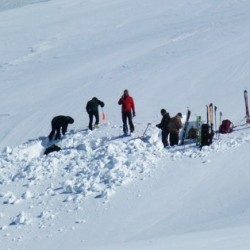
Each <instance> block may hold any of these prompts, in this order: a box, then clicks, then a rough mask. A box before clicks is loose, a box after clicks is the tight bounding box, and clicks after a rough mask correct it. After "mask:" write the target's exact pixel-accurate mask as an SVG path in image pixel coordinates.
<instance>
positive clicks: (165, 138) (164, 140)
mask: <svg viewBox="0 0 250 250" xmlns="http://www.w3.org/2000/svg"><path fill="white" fill-rule="evenodd" d="M168 134H169V132H168V131H162V132H161V141H162V143H163V146H164V147H166V146H168Z"/></svg>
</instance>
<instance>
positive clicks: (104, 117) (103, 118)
mask: <svg viewBox="0 0 250 250" xmlns="http://www.w3.org/2000/svg"><path fill="white" fill-rule="evenodd" d="M102 120H103V121H105V120H106V114H105V113H104V111H103V108H102Z"/></svg>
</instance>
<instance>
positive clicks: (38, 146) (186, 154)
mask: <svg viewBox="0 0 250 250" xmlns="http://www.w3.org/2000/svg"><path fill="white" fill-rule="evenodd" d="M247 128H249V126H248V125H246V127H243V128H241V130H238V131H235V132H234V133H232V134H227V135H217V136H216V138H215V139H214V142H213V144H212V145H211V146H210V147H203V148H202V150H200V149H199V148H197V146H196V145H195V143H194V142H187V143H186V145H184V146H176V147H172V148H171V147H169V148H168V149H163V148H162V144H161V140H160V136H159V130H158V129H157V128H155V127H153V126H151V127H150V128H149V129H148V132H147V134H148V135H150V136H146V137H145V139H144V140H141V139H140V138H139V137H138V136H136V135H135V136H133V137H122V136H120V135H113V134H112V133H111V132H107V131H112V129H113V130H114V131H116V132H119V130H115V129H117V127H116V126H114V125H112V124H111V123H106V124H102V126H101V127H100V128H99V129H98V130H96V131H92V132H90V131H88V130H86V129H85V130H77V131H76V130H72V131H70V132H69V133H67V134H66V136H64V138H63V139H62V140H61V141H59V142H58V143H57V144H58V145H59V146H60V147H61V148H62V150H61V151H59V152H55V153H51V154H49V155H47V156H45V155H43V152H44V150H45V146H46V145H49V144H48V142H47V138H45V137H44V138H39V139H35V140H30V141H28V142H26V143H24V144H22V145H20V146H18V147H15V148H10V147H6V148H5V150H4V152H3V153H2V155H1V156H0V169H1V172H0V185H1V186H2V187H3V188H2V190H5V191H4V192H0V202H1V203H2V206H3V207H4V208H5V209H4V210H3V211H2V212H1V213H0V218H1V224H0V233H1V231H2V232H6V231H7V230H8V228H10V227H11V229H12V228H13V226H16V227H17V228H20V226H23V225H30V224H34V225H37V226H38V227H39V228H46V227H48V226H49V225H51V221H53V220H54V219H55V218H56V217H57V216H58V214H60V213H61V212H62V211H63V210H66V211H68V212H69V213H70V212H72V210H71V209H70V207H72V206H73V205H76V207H77V208H78V209H80V207H81V204H82V203H83V202H84V200H85V199H86V198H87V197H92V198H101V200H102V202H103V204H106V203H107V202H109V200H110V197H111V195H112V194H114V193H115V192H116V190H117V188H118V187H119V186H121V185H126V184H128V183H130V182H132V181H133V180H135V179H137V178H139V179H143V178H145V177H150V173H151V172H152V171H153V170H154V169H155V168H157V165H158V163H159V162H160V161H161V160H164V161H165V162H166V164H168V165H169V163H170V162H171V161H182V160H185V161H186V160H192V159H194V158H198V159H200V161H201V162H202V163H210V159H209V155H210V154H214V153H218V152H219V153H221V152H224V151H228V150H233V149H234V148H236V147H239V146H241V145H243V144H245V143H249V142H250V134H249V132H248V129H247ZM108 129H109V130H108ZM105 131H106V132H105ZM104 134H105V136H103V135H104ZM45 183H46V184H45ZM44 187H46V188H45V189H44ZM56 201H57V202H58V201H59V202H60V203H61V204H64V205H63V206H61V207H60V208H59V209H58V210H57V211H53V205H52V204H53V202H56ZM65 204H66V205H65ZM17 205H18V206H20V212H19V213H18V214H13V212H12V209H9V208H11V206H17ZM34 207H40V208H41V209H40V211H41V212H39V214H36V215H34V214H32V208H34ZM22 208H23V210H22ZM27 208H28V209H27ZM27 210H28V211H31V213H30V214H29V213H28V212H27ZM24 211H25V212H24ZM75 223H77V221H75ZM79 223H80V222H79ZM81 223H82V222H81ZM12 230H13V229H12ZM5 235H8V233H6V234H5Z"/></svg>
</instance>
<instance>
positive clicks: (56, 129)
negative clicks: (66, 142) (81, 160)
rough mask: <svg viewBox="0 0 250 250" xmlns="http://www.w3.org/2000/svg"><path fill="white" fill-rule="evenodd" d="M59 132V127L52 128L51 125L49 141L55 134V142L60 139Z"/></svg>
mask: <svg viewBox="0 0 250 250" xmlns="http://www.w3.org/2000/svg"><path fill="white" fill-rule="evenodd" d="M60 130H61V127H60V126H57V127H54V126H53V125H52V130H51V132H50V134H49V140H50V141H51V140H52V139H53V137H54V134H55V133H56V137H55V139H56V140H58V139H61V132H60Z"/></svg>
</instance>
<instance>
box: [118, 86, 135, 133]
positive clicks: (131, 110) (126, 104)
mask: <svg viewBox="0 0 250 250" xmlns="http://www.w3.org/2000/svg"><path fill="white" fill-rule="evenodd" d="M118 104H119V105H121V106H122V122H123V132H124V134H128V125H127V120H128V123H129V129H130V133H133V132H134V130H135V127H134V124H133V120H132V117H135V104H134V99H133V98H132V97H131V96H130V95H129V92H128V90H127V89H125V90H124V92H123V95H122V96H121V98H120V99H119V101H118Z"/></svg>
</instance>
